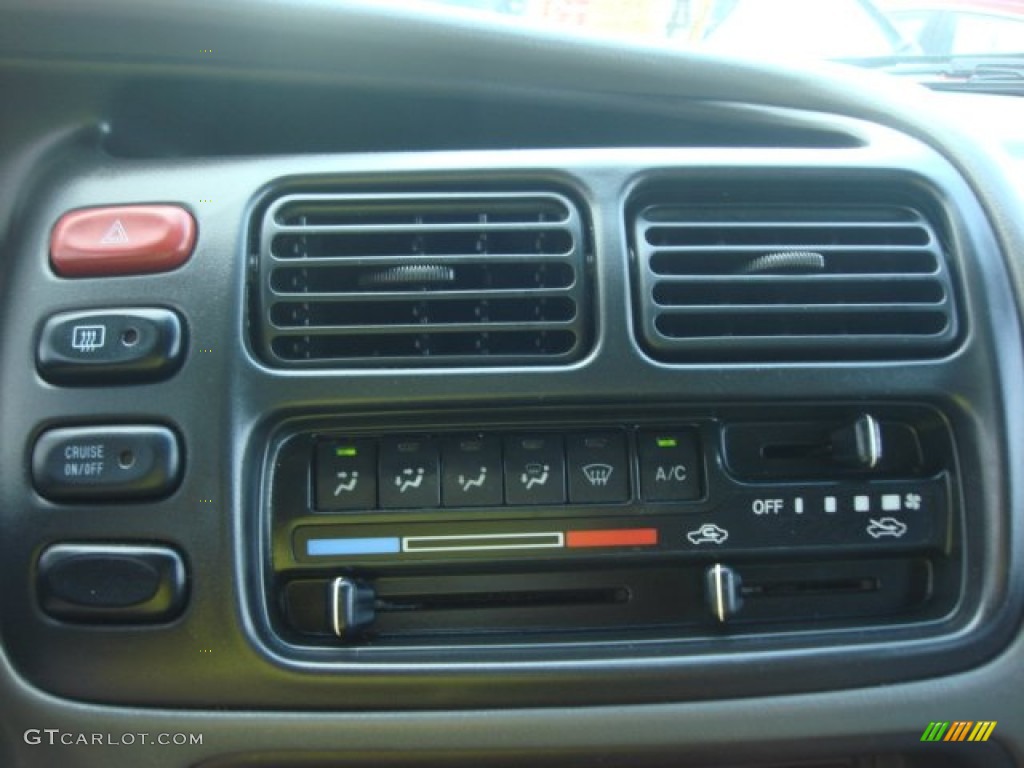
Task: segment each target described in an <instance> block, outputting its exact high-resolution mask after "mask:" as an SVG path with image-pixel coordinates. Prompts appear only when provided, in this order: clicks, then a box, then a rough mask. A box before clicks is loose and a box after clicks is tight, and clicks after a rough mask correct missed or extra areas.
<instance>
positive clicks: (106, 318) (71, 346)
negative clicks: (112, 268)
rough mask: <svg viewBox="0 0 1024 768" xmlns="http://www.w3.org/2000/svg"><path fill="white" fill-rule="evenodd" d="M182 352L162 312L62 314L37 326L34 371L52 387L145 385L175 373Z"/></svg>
mask: <svg viewBox="0 0 1024 768" xmlns="http://www.w3.org/2000/svg"><path fill="white" fill-rule="evenodd" d="M184 347H185V345H184V341H183V334H182V327H181V321H180V320H179V319H178V316H177V315H176V314H175V313H174V312H171V311H170V310H168V309H156V308H154V309H109V310H99V311H88V312H63V313H61V314H59V315H54V316H53V317H51V318H50V319H49V320H47V321H46V325H45V326H43V332H42V334H41V335H40V337H39V348H38V349H37V350H36V366H37V367H38V368H39V373H40V375H41V376H42V377H43V378H44V379H46V380H47V381H50V382H53V383H54V384H67V385H84V384H118V383H124V382H133V381H147V380H149V381H151V380H155V379H161V378H166V377H167V376H170V375H171V374H172V373H173V372H174V371H175V370H177V368H178V366H179V365H180V364H181V359H182V356H183V351H184Z"/></svg>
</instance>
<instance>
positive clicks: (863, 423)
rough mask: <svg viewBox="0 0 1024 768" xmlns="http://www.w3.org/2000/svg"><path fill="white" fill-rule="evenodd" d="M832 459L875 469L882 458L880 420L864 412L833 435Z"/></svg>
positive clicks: (840, 462) (862, 467)
mask: <svg viewBox="0 0 1024 768" xmlns="http://www.w3.org/2000/svg"><path fill="white" fill-rule="evenodd" d="M831 441H832V459H833V460H834V461H836V462H838V463H839V464H846V465H847V466H853V467H860V468H861V469H874V468H875V467H876V466H878V463H879V462H880V461H881V460H882V428H881V426H879V424H878V420H877V419H875V417H874V416H871V415H870V414H867V413H864V414H861V415H860V416H859V417H857V420H856V421H855V422H853V424H850V425H848V426H845V427H843V428H842V429H837V430H836V431H835V432H833V433H832V435H831Z"/></svg>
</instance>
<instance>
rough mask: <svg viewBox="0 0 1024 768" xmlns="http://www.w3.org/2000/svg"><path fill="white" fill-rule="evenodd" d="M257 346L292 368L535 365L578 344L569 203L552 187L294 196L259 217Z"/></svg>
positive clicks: (580, 278)
mask: <svg viewBox="0 0 1024 768" xmlns="http://www.w3.org/2000/svg"><path fill="white" fill-rule="evenodd" d="M260 246H261V251H260V269H261V285H262V288H261V297H262V307H261V313H262V314H261V317H262V321H263V322H262V323H261V328H262V333H263V339H262V341H263V346H262V348H263V351H264V353H265V355H266V356H267V357H268V358H269V360H270V362H272V363H274V364H277V365H284V366H289V367H295V366H300V367H301V366H319V367H366V366H375V367H387V366H429V365H434V366H478V365H483V366H486V365H544V364H560V363H566V362H569V361H571V360H574V359H576V358H578V357H579V356H580V355H581V354H582V353H583V352H584V351H585V344H586V340H587V327H588V322H587V321H588V308H587V305H586V292H585V283H586V280H585V270H584V242H583V233H582V227H581V221H580V216H579V213H578V212H577V210H576V208H575V207H574V206H573V205H572V204H571V203H570V202H569V200H568V199H566V198H564V197H562V196H560V195H557V194H552V193H536V194H531V193H523V194H409V195H385V194H381V195H291V196H287V197H284V198H281V199H279V200H277V201H275V202H274V203H273V204H272V205H271V206H270V207H269V209H268V210H267V211H266V213H265V214H264V217H263V222H262V230H261V239H260Z"/></svg>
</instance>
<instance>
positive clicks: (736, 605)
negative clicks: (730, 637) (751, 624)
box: [704, 563, 743, 624]
mask: <svg viewBox="0 0 1024 768" xmlns="http://www.w3.org/2000/svg"><path fill="white" fill-rule="evenodd" d="M742 587H743V580H742V579H741V578H740V575H739V574H738V573H736V571H735V570H733V569H732V568H730V567H729V566H727V565H722V564H721V563H715V564H714V565H713V566H711V567H710V568H708V569H707V570H706V571H705V572H704V594H705V596H706V598H707V601H708V605H709V606H711V612H712V613H713V614H714V615H715V618H716V619H718V620H719V621H720V622H722V623H723V624H724V623H725V622H726V621H728V620H729V619H730V618H732V617H733V616H735V615H736V614H737V613H739V610H740V608H742V607H743V594H742Z"/></svg>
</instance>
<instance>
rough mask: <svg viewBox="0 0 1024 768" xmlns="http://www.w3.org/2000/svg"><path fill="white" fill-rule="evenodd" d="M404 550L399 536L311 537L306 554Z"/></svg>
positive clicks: (371, 552)
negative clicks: (357, 537)
mask: <svg viewBox="0 0 1024 768" xmlns="http://www.w3.org/2000/svg"><path fill="white" fill-rule="evenodd" d="M401 551H402V540H401V539H399V538H397V537H396V538H381V539H310V540H309V541H307V542H306V554H307V555H309V556H310V557H315V556H318V555H319V556H327V555H393V554H395V553H396V552H401Z"/></svg>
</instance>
